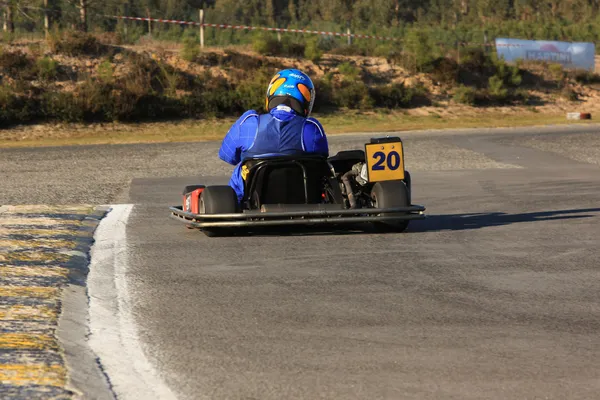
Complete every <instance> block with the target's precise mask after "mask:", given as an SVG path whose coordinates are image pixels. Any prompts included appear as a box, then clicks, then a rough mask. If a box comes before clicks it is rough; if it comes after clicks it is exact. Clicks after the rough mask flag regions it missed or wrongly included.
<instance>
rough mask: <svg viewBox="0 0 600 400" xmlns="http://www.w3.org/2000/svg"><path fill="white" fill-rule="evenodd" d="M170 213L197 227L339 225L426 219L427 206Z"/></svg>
mask: <svg viewBox="0 0 600 400" xmlns="http://www.w3.org/2000/svg"><path fill="white" fill-rule="evenodd" d="M169 210H170V211H171V217H172V218H174V219H177V220H179V221H182V222H184V223H185V224H187V225H188V226H191V227H194V228H200V229H202V228H236V227H237V228H243V227H266V226H292V225H336V224H357V223H365V222H394V221H406V220H415V219H425V213H424V212H425V207H423V206H419V205H413V206H410V207H397V208H361V209H352V210H345V209H340V210H333V209H323V210H310V211H288V212H260V211H249V212H244V213H236V214H194V213H190V212H186V211H183V209H182V207H180V206H174V207H169Z"/></svg>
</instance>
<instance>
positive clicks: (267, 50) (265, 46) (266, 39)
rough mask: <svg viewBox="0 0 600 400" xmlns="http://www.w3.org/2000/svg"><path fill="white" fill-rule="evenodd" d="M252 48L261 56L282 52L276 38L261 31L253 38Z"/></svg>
mask: <svg viewBox="0 0 600 400" xmlns="http://www.w3.org/2000/svg"><path fill="white" fill-rule="evenodd" d="M252 48H253V49H254V51H256V52H257V53H259V54H261V55H263V56H276V55H279V54H281V52H282V46H281V43H279V41H278V40H277V39H276V38H274V37H273V36H272V35H269V34H262V33H261V34H259V35H257V36H256V37H255V38H254V40H253V41H252Z"/></svg>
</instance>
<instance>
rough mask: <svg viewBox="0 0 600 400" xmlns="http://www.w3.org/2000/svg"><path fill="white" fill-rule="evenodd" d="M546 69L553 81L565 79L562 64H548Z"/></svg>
mask: <svg viewBox="0 0 600 400" xmlns="http://www.w3.org/2000/svg"><path fill="white" fill-rule="evenodd" d="M548 69H549V70H550V74H551V75H552V78H553V79H554V80H555V81H562V80H563V79H565V76H566V74H565V71H564V69H563V66H562V65H560V64H550V66H549V67H548Z"/></svg>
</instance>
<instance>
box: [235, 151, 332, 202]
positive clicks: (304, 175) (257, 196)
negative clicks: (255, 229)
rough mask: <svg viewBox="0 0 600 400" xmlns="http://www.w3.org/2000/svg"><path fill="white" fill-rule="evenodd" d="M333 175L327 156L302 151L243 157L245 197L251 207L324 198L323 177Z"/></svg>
mask: <svg viewBox="0 0 600 400" xmlns="http://www.w3.org/2000/svg"><path fill="white" fill-rule="evenodd" d="M327 176H331V170H330V168H329V164H328V163H327V158H326V157H324V156H321V155H313V154H300V155H286V156H268V157H252V158H247V159H244V160H243V161H242V177H243V178H244V181H245V185H246V187H245V199H244V201H246V202H248V205H249V206H250V207H251V208H260V206H261V205H262V204H265V203H269V204H307V203H309V204H313V203H319V202H321V194H322V182H323V178H324V177H327Z"/></svg>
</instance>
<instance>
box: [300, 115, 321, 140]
mask: <svg viewBox="0 0 600 400" xmlns="http://www.w3.org/2000/svg"><path fill="white" fill-rule="evenodd" d="M304 127H305V129H309V130H314V131H315V133H317V134H320V135H323V136H325V129H324V128H323V125H321V123H320V122H319V120H318V119H316V118H313V117H308V118H306V124H305V125H304Z"/></svg>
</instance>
